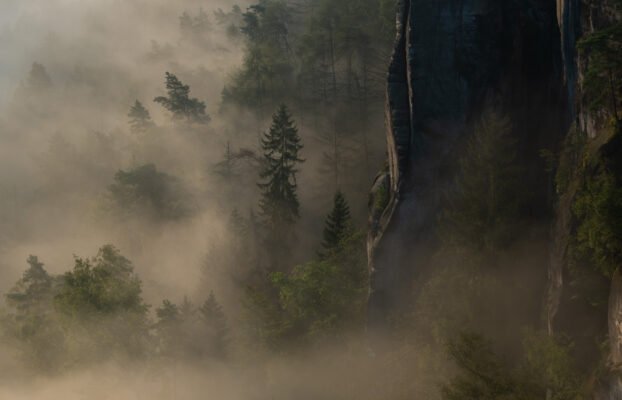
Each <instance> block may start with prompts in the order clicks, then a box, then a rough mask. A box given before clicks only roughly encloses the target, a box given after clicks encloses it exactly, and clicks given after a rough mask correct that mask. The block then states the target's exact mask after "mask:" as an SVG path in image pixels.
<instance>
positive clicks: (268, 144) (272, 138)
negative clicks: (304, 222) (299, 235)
mask: <svg viewBox="0 0 622 400" xmlns="http://www.w3.org/2000/svg"><path fill="white" fill-rule="evenodd" d="M261 145H262V148H263V153H264V167H263V170H262V171H261V173H260V177H261V179H262V182H261V183H259V188H260V189H261V192H262V196H261V201H260V204H259V206H260V210H261V216H262V218H263V223H264V225H265V227H266V228H267V231H268V232H267V238H266V239H267V240H266V242H267V243H266V244H267V247H268V249H267V250H268V252H269V253H270V254H272V256H273V259H272V264H273V265H272V266H273V267H275V266H276V265H277V264H280V263H283V262H284V261H285V260H284V259H283V258H282V256H284V255H285V254H286V252H287V248H288V246H287V243H289V242H290V238H291V233H292V232H291V227H292V225H293V224H294V223H295V222H296V220H297V219H298V217H299V208H300V204H299V202H298V196H297V194H296V190H297V182H296V174H297V172H298V170H297V168H296V167H297V165H298V164H300V163H302V162H303V160H302V159H301V158H300V156H299V152H300V150H301V149H302V147H303V146H302V144H301V141H300V137H299V136H298V129H297V128H296V125H295V123H294V121H293V120H292V117H291V115H290V113H289V111H288V110H287V107H286V106H284V105H282V106H280V107H279V109H278V110H277V112H276V113H275V114H274V116H273V119H272V126H271V128H270V131H269V132H268V133H266V134H265V135H264V138H263V139H262V141H261ZM277 260H278V261H277Z"/></svg>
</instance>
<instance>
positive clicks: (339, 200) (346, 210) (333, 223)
mask: <svg viewBox="0 0 622 400" xmlns="http://www.w3.org/2000/svg"><path fill="white" fill-rule="evenodd" d="M350 219H351V217H350V207H349V206H348V202H347V201H346V199H345V197H344V196H343V193H341V191H338V192H337V194H335V200H334V205H333V210H332V211H331V212H330V214H328V217H327V218H326V224H325V227H324V241H323V242H322V251H321V252H320V255H321V256H323V257H324V256H327V255H329V254H331V253H333V252H334V251H335V250H337V249H338V248H339V246H340V245H341V242H342V240H343V239H344V238H345V236H346V235H347V233H348V229H349V227H350Z"/></svg>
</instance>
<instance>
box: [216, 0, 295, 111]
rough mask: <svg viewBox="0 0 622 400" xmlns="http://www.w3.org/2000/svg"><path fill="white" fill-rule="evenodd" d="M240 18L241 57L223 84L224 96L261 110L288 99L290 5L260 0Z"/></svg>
mask: <svg viewBox="0 0 622 400" xmlns="http://www.w3.org/2000/svg"><path fill="white" fill-rule="evenodd" d="M242 18H243V24H242V27H241V32H242V34H243V35H244V37H245V39H246V51H245V54H244V61H243V65H242V68H241V69H240V70H239V71H237V72H236V73H235V74H234V75H233V79H232V82H231V84H230V85H228V86H227V87H226V88H225V90H224V92H223V100H225V102H227V101H233V102H234V103H237V104H241V105H245V106H249V107H252V108H255V109H259V110H260V111H261V110H263V109H265V108H266V107H272V106H273V105H274V104H275V102H282V101H285V100H287V99H288V98H289V89H290V88H291V87H292V83H293V82H294V80H293V71H294V67H293V58H292V55H293V54H292V50H291V48H290V44H289V40H290V39H289V29H288V26H289V24H290V22H291V19H292V15H291V9H290V7H289V6H288V5H287V3H286V2H285V1H283V0H260V1H259V3H258V4H255V5H252V6H250V7H249V8H248V10H247V11H246V12H245V13H244V14H243V15H242Z"/></svg>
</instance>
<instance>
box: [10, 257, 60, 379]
mask: <svg viewBox="0 0 622 400" xmlns="http://www.w3.org/2000/svg"><path fill="white" fill-rule="evenodd" d="M28 264H29V268H28V269H27V270H26V271H25V272H24V274H23V276H22V278H21V279H20V280H19V281H18V282H17V283H16V284H15V286H14V287H13V288H12V289H11V290H10V291H9V293H8V294H7V295H6V302H7V306H8V307H9V310H10V311H9V313H8V315H7V316H6V317H5V319H4V321H2V322H3V323H2V325H3V326H2V328H3V331H4V333H5V335H6V337H7V338H8V339H9V340H10V342H11V343H15V344H16V346H17V347H18V348H19V349H20V351H21V354H22V356H23V357H24V358H25V361H26V363H27V364H29V365H33V366H35V367H36V368H37V369H40V370H44V371H51V370H53V369H54V367H55V365H56V363H57V362H58V360H59V359H60V358H61V356H62V352H63V351H64V338H63V334H62V331H61V330H60V326H59V324H58V321H57V319H56V317H55V315H54V309H53V307H52V299H53V298H54V296H55V294H56V293H57V291H58V286H59V284H58V279H56V278H54V277H52V276H50V275H49V274H48V273H47V271H46V270H45V269H44V266H43V263H41V262H40V261H39V259H38V258H37V257H36V256H30V257H29V258H28Z"/></svg>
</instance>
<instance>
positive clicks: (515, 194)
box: [443, 110, 525, 250]
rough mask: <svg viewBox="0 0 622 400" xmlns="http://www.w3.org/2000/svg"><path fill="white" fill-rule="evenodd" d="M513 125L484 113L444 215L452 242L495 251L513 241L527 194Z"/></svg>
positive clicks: (493, 114) (488, 112)
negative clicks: (522, 204) (521, 176)
mask: <svg viewBox="0 0 622 400" xmlns="http://www.w3.org/2000/svg"><path fill="white" fill-rule="evenodd" d="M516 147H517V146H516V140H515V139H514V138H513V137H512V129H511V125H510V121H509V119H508V118H507V117H505V116H502V115H500V114H498V113H496V112H494V111H491V110H488V111H485V112H484V114H483V115H482V118H481V120H480V121H479V123H478V124H477V125H476V126H475V131H474V133H473V136H472V137H471V138H470V140H469V142H468V143H467V149H466V154H465V155H464V157H463V158H462V159H461V160H460V170H461V171H460V172H461V173H460V175H459V176H458V177H457V180H456V186H457V189H458V192H457V193H455V195H453V196H452V199H451V204H450V205H449V207H448V209H447V210H446V211H445V213H444V215H443V220H444V221H443V222H444V224H443V225H444V228H443V229H444V230H445V233H446V235H447V236H448V239H449V241H453V242H454V243H456V244H461V245H469V246H473V247H475V248H480V249H483V248H486V249H488V250H493V249H495V248H498V247H499V246H501V245H503V244H504V243H505V242H507V241H509V240H510V239H511V237H512V234H513V232H514V229H515V228H516V223H517V221H518V213H519V208H520V205H521V201H522V200H524V197H525V195H524V193H522V192H521V190H520V186H519V185H518V184H517V182H518V179H520V172H521V170H520V165H519V163H518V160H517V157H518V154H517V151H516Z"/></svg>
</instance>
